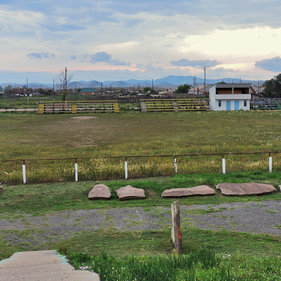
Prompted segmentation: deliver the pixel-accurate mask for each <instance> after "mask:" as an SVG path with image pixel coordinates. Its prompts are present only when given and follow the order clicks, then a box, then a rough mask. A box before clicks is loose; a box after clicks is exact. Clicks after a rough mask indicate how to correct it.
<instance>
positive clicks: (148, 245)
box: [0, 228, 281, 281]
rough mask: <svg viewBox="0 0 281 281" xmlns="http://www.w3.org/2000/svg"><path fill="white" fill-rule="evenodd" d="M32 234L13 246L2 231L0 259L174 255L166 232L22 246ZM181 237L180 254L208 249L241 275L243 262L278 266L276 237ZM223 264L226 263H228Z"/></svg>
mask: <svg viewBox="0 0 281 281" xmlns="http://www.w3.org/2000/svg"><path fill="white" fill-rule="evenodd" d="M33 232H34V230H29V231H22V233H21V231H18V239H20V240H21V241H22V242H21V243H20V244H18V245H15V244H12V243H11V242H10V243H8V242H4V241H6V240H5V239H4V237H10V236H11V235H12V234H13V233H14V231H6V232H5V233H3V231H1V232H0V238H1V239H0V259H2V258H7V257H9V256H10V255H12V254H13V253H14V252H16V251H30V250H39V249H40V250H42V249H61V250H62V251H63V252H64V253H68V254H71V255H74V256H75V255H76V254H77V255H78V256H79V253H81V252H82V253H83V254H87V255H90V256H97V257H101V256H102V255H103V254H104V253H107V254H108V255H111V256H114V257H116V258H117V261H118V259H123V258H124V261H126V256H135V257H137V258H136V261H138V260H146V259H149V258H147V257H149V256H156V257H157V256H159V255H160V256H162V255H170V254H172V253H173V251H172V242H171V239H170V231H169V230H166V231H144V232H115V231H111V230H107V231H96V232H81V233H79V234H76V235H75V236H73V237H72V238H69V239H65V238H64V237H58V241H56V242H51V241H42V243H41V244H37V245H36V246H34V245H33V244H32V243H28V242H24V241H25V240H26V241H28V238H29V237H30V236H31V235H32V233H33ZM182 234H183V254H185V255H187V254H191V253H193V252H196V251H202V250H203V251H204V249H206V248H208V249H210V250H212V251H213V252H215V253H217V255H219V256H223V255H224V256H228V255H231V257H234V261H235V263H236V265H235V266H237V265H238V264H240V265H241V266H242V267H241V270H240V271H241V272H242V271H243V268H244V267H246V266H247V265H246V264H245V260H246V261H247V260H251V259H253V260H255V261H259V262H260V261H262V260H264V261H268V262H267V266H268V267H269V270H270V266H273V267H274V263H276V262H280V253H281V243H280V242H281V240H280V237H277V236H271V235H264V234H249V233H239V232H231V231H211V230H199V229H195V228H183V230H182ZM142 257H144V258H142ZM226 260H227V261H228V260H229V259H226ZM259 262H258V263H259ZM235 263H234V264H235ZM80 265H82V264H79V266H80ZM116 280H120V279H116ZM121 280H122V279H121ZM124 280H126V279H124ZM128 280H131V279H128ZM138 280H139V279H138ZM144 280H145V279H144ZM165 280H166V279H165ZM183 280H184V279H183ZM199 280H200V279H199ZM215 280H217V279H215ZM235 280H236V279H235ZM240 280H244V279H240ZM253 280H255V279H253ZM258 280H278V279H258ZM122 281H123V280H122Z"/></svg>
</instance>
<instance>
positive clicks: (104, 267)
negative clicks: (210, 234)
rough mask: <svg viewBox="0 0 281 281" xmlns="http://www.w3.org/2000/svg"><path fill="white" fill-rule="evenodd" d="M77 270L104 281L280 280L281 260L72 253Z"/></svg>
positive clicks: (208, 253)
mask: <svg viewBox="0 0 281 281" xmlns="http://www.w3.org/2000/svg"><path fill="white" fill-rule="evenodd" d="M68 258H69V260H70V262H71V263H72V264H73V265H74V266H75V268H76V269H80V268H86V269H87V270H90V271H94V272H96V273H98V274H99V275H100V278H101V280H102V281H124V280H126V281H187V280H189V281H195V280H198V281H199V280H204V281H216V280H220V281H234V280H241V281H242V280H243V281H245V280H248V281H252V280H259V281H263V280H272V281H277V280H281V279H280V266H281V260H280V259H278V258H266V257H265V258H259V257H253V256H245V255H235V256H231V257H229V256H227V257H225V256H221V255H216V254H215V252H213V251H210V250H208V249H206V250H201V251H195V252H193V253H191V254H190V255H181V256H175V255H167V256H154V257H142V258H136V257H131V256H128V257H123V258H116V257H114V256H111V255H109V256H108V255H105V254H104V255H102V256H94V257H91V256H88V255H86V254H83V253H79V254H69V255H68Z"/></svg>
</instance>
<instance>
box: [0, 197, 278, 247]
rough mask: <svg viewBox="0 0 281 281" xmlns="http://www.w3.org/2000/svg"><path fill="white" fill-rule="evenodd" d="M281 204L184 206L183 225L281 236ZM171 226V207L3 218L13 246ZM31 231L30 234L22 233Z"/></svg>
mask: <svg viewBox="0 0 281 281" xmlns="http://www.w3.org/2000/svg"><path fill="white" fill-rule="evenodd" d="M280 214H281V201H264V202H259V203H256V202H250V203H230V204H220V205H192V206H181V223H182V226H183V227H185V226H192V227H196V228H199V229H213V230H223V229H225V230H231V231H242V232H251V233H267V234H272V235H281V217H280ZM170 226H171V210H170V208H167V207H154V208H149V209H148V208H142V207H136V208H112V209H100V210H99V209H92V210H79V211H66V212H56V213H52V214H48V215H45V216H38V217H33V216H31V215H24V217H23V218H17V219H14V218H13V219H11V220H7V219H0V230H1V232H2V233H6V234H4V237H5V240H7V241H8V242H10V243H13V244H20V243H24V242H31V243H33V245H40V244H42V243H44V242H45V241H50V242H51V241H52V242H54V241H58V240H61V239H67V238H69V237H72V236H74V235H75V234H76V233H78V232H81V231H95V230H99V229H103V230H105V229H111V230H112V231H114V230H116V231H145V230H161V229H167V228H168V227H170ZM24 230H31V231H30V233H28V235H22V234H20V233H19V231H20V232H22V231H24Z"/></svg>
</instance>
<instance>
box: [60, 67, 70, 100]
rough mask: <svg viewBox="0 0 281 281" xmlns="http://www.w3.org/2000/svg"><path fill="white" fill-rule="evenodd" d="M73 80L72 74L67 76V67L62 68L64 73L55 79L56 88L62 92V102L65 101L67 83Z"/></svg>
mask: <svg viewBox="0 0 281 281" xmlns="http://www.w3.org/2000/svg"><path fill="white" fill-rule="evenodd" d="M72 78H73V74H69V73H68V71H67V67H65V68H64V71H62V72H61V73H60V74H59V76H58V79H57V87H58V89H59V90H60V91H61V92H62V100H63V101H65V100H66V97H67V88H68V83H69V82H70V81H71V79H72Z"/></svg>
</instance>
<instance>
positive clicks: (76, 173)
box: [74, 163, 78, 181]
mask: <svg viewBox="0 0 281 281" xmlns="http://www.w3.org/2000/svg"><path fill="white" fill-rule="evenodd" d="M74 166H75V181H78V164H77V163H75V165H74Z"/></svg>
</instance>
